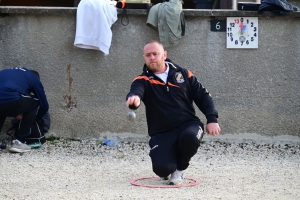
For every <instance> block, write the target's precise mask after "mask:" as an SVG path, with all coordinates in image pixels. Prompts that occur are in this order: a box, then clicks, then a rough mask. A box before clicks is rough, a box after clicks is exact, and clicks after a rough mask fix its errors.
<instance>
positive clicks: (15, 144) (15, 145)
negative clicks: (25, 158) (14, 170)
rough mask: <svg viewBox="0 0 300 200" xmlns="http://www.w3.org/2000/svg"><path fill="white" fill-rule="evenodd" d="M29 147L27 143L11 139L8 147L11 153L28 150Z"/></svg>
mask: <svg viewBox="0 0 300 200" xmlns="http://www.w3.org/2000/svg"><path fill="white" fill-rule="evenodd" d="M30 149H31V147H30V146H28V145H27V144H23V143H22V142H20V141H19V140H13V141H12V146H11V148H10V149H9V151H10V152H13V153H23V152H28V151H30Z"/></svg>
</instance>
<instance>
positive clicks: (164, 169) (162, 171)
mask: <svg viewBox="0 0 300 200" xmlns="http://www.w3.org/2000/svg"><path fill="white" fill-rule="evenodd" d="M152 168H153V172H154V173H155V174H156V175H157V176H159V177H167V176H169V175H170V174H171V173H173V172H174V171H175V170H176V165H175V164H165V165H153V166H152Z"/></svg>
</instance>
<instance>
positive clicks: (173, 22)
mask: <svg viewBox="0 0 300 200" xmlns="http://www.w3.org/2000/svg"><path fill="white" fill-rule="evenodd" d="M146 24H147V26H149V27H151V28H153V29H154V30H156V31H158V33H159V40H160V42H161V43H162V44H163V46H164V47H170V46H173V45H176V44H178V43H179V41H180V39H181V37H182V36H184V34H185V19H184V14H183V12H182V1H181V0H170V1H169V2H163V3H158V4H156V5H154V6H152V7H151V9H150V11H149V14H148V18H147V22H146Z"/></svg>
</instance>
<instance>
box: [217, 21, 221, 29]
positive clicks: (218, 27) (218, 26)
mask: <svg viewBox="0 0 300 200" xmlns="http://www.w3.org/2000/svg"><path fill="white" fill-rule="evenodd" d="M219 23H220V22H218V23H216V29H217V30H220V28H221V26H220V25H219Z"/></svg>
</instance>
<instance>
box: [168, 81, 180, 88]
mask: <svg viewBox="0 0 300 200" xmlns="http://www.w3.org/2000/svg"><path fill="white" fill-rule="evenodd" d="M168 85H169V86H173V87H178V88H180V87H179V86H178V85H174V84H172V83H170V82H168Z"/></svg>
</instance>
